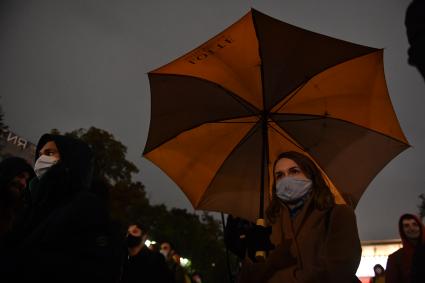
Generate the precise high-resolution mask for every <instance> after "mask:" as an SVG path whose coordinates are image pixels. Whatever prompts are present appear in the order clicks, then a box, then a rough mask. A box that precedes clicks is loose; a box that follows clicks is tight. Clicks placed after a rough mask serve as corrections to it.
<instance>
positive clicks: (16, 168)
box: [0, 157, 35, 189]
mask: <svg viewBox="0 0 425 283" xmlns="http://www.w3.org/2000/svg"><path fill="white" fill-rule="evenodd" d="M23 172H27V173H28V174H29V175H30V177H29V179H32V178H33V177H34V176H35V174H34V170H33V169H32V167H31V165H29V164H28V162H27V161H26V160H25V159H23V158H20V157H9V158H6V159H4V160H3V161H2V162H0V189H4V188H5V187H6V185H7V184H8V183H9V182H10V181H12V179H13V178H15V177H16V176H18V175H19V174H21V173H23Z"/></svg>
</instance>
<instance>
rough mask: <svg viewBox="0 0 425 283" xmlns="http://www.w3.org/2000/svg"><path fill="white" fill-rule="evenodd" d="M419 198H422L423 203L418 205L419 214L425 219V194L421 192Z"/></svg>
mask: <svg viewBox="0 0 425 283" xmlns="http://www.w3.org/2000/svg"><path fill="white" fill-rule="evenodd" d="M419 198H420V199H421V204H420V205H419V206H418V208H419V216H420V217H421V219H423V218H424V217H425V194H421V195H420V196H419Z"/></svg>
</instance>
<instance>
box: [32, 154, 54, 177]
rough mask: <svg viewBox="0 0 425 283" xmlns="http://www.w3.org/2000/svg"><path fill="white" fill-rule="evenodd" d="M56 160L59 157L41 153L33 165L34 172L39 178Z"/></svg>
mask: <svg viewBox="0 0 425 283" xmlns="http://www.w3.org/2000/svg"><path fill="white" fill-rule="evenodd" d="M58 161H59V159H57V158H56V157H54V156H47V155H41V156H40V157H39V158H38V159H37V161H36V162H35V165H34V171H35V174H36V175H37V177H38V178H39V179H40V178H41V177H42V176H43V175H44V174H45V173H46V172H47V171H48V170H49V169H50V167H52V166H53V165H55V164H56V163H58Z"/></svg>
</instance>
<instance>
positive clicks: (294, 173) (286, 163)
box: [274, 158, 308, 182]
mask: <svg viewBox="0 0 425 283" xmlns="http://www.w3.org/2000/svg"><path fill="white" fill-rule="evenodd" d="M288 176H291V177H295V178H297V179H305V180H308V178H307V176H306V175H305V174H304V172H303V171H302V170H301V168H300V167H299V166H298V164H297V163H295V161H293V160H292V159H289V158H281V159H279V160H278V161H277V162H276V166H275V168H274V179H275V182H277V181H278V180H280V179H282V178H284V177H288Z"/></svg>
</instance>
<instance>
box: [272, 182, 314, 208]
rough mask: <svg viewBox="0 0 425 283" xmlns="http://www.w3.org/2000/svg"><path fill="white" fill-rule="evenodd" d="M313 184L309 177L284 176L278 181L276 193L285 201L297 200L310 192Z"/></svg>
mask: <svg viewBox="0 0 425 283" xmlns="http://www.w3.org/2000/svg"><path fill="white" fill-rule="evenodd" d="M312 184H313V183H312V182H311V180H309V179H297V178H294V177H284V178H282V179H280V180H279V181H277V183H276V195H277V197H278V198H280V199H281V200H282V201H284V202H296V201H297V200H300V199H301V198H303V197H304V196H305V195H307V194H308V193H309V192H310V189H311V186H312Z"/></svg>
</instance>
